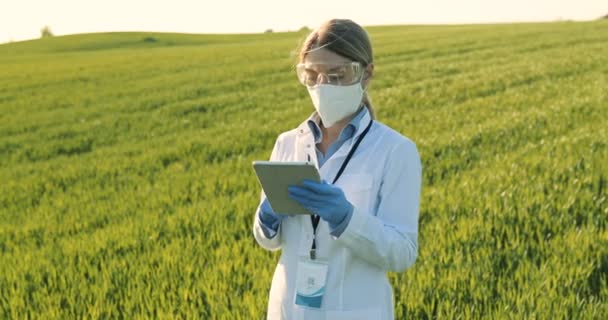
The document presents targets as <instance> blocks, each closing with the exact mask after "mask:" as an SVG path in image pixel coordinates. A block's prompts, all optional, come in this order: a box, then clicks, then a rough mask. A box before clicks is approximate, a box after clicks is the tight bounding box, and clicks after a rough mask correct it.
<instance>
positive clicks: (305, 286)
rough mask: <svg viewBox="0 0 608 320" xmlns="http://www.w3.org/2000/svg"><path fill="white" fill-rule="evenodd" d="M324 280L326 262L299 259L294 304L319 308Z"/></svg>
mask: <svg viewBox="0 0 608 320" xmlns="http://www.w3.org/2000/svg"><path fill="white" fill-rule="evenodd" d="M326 280H327V264H326V263H323V262H318V261H311V260H303V261H299V262H298V275H297V278H296V298H295V300H296V301H295V304H297V305H300V306H305V307H310V308H317V309H318V308H321V302H323V295H324V294H325V284H326V283H325V282H326Z"/></svg>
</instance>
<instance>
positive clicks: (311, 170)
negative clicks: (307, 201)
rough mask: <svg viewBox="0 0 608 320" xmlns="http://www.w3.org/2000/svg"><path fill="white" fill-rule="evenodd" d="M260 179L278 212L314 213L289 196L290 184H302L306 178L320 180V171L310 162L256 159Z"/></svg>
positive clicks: (269, 200) (254, 164)
mask: <svg viewBox="0 0 608 320" xmlns="http://www.w3.org/2000/svg"><path fill="white" fill-rule="evenodd" d="M253 169H254V170H255V173H256V175H257V176H258V181H259V182H260V185H261V186H262V189H264V193H265V194H266V197H267V198H268V202H270V206H271V207H272V210H274V212H275V213H278V214H283V215H287V214H312V213H311V212H309V211H308V210H306V209H305V208H304V207H302V206H301V205H300V204H299V203H297V202H296V201H294V200H292V199H291V198H290V197H289V192H288V191H287V188H288V187H289V186H290V185H302V182H303V181H304V179H308V180H313V181H317V182H320V181H321V178H320V176H319V171H318V170H317V168H316V167H315V166H314V165H313V164H312V163H310V162H279V161H254V162H253Z"/></svg>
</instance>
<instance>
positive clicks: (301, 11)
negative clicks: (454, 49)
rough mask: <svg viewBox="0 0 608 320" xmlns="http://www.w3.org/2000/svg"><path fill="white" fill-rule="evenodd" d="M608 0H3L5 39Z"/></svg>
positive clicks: (247, 29)
mask: <svg viewBox="0 0 608 320" xmlns="http://www.w3.org/2000/svg"><path fill="white" fill-rule="evenodd" d="M606 14H608V0H415V1H414V0H401V1H398V0H367V1H360V0H350V1H344V0H333V1H332V0H300V1H293V0H213V1H209V0H198V1H197V0H164V1H158V0H145V1H144V0H103V1H102V0H53V1H48V0H0V43H4V42H9V41H20V40H27V39H33V38H38V37H40V29H41V28H42V27H44V26H49V27H50V29H51V31H52V32H53V34H55V35H66V34H74V33H89V32H108V31H159V32H184V33H258V32H263V31H265V30H267V29H272V30H274V31H295V30H298V29H300V28H301V27H303V26H307V27H309V28H315V27H316V26H318V25H319V24H321V22H323V21H325V20H327V19H331V18H349V19H352V20H354V21H355V22H357V23H359V24H361V25H364V26H371V25H386V24H461V23H507V22H532V21H539V22H540V21H556V20H575V21H583V20H592V19H596V18H598V17H600V16H603V15H606Z"/></svg>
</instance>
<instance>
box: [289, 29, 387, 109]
mask: <svg viewBox="0 0 608 320" xmlns="http://www.w3.org/2000/svg"><path fill="white" fill-rule="evenodd" d="M319 48H325V49H327V50H329V51H332V52H333V53H336V54H338V55H341V56H343V57H345V58H348V59H350V60H352V61H356V62H359V63H361V65H362V66H363V68H364V69H365V68H367V66H368V65H369V64H371V63H373V62H374V58H373V55H372V44H371V41H370V40H369V36H368V35H367V32H366V31H365V30H364V29H363V28H362V27H361V26H360V25H358V24H357V23H355V22H354V21H352V20H349V19H332V20H329V21H326V22H324V23H323V24H321V26H320V27H319V28H317V29H316V30H314V31H312V32H311V33H310V34H309V35H308V37H307V38H306V40H304V43H303V44H302V48H301V49H300V54H299V60H300V62H303V61H304V59H305V58H306V54H308V52H309V51H311V50H313V49H319ZM363 104H365V106H366V107H367V109H368V110H369V113H370V115H371V117H372V119H375V118H376V115H375V112H374V107H373V106H372V104H371V101H370V98H369V96H368V94H367V90H365V93H364V95H363Z"/></svg>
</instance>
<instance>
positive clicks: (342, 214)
mask: <svg viewBox="0 0 608 320" xmlns="http://www.w3.org/2000/svg"><path fill="white" fill-rule="evenodd" d="M288 191H289V196H290V197H291V198H292V199H294V200H295V201H297V202H298V203H299V204H300V205H302V206H303V207H304V208H306V209H307V210H308V211H310V212H312V213H314V214H316V215H318V216H320V217H321V219H323V220H325V221H327V223H329V227H330V228H331V229H336V228H337V227H338V226H339V225H340V224H341V223H342V222H343V221H344V220H345V218H347V217H350V216H351V215H352V212H353V209H354V208H353V205H352V204H351V203H350V202H348V200H346V197H345V196H344V192H343V191H342V189H340V188H338V187H336V186H334V185H331V184H329V183H327V182H326V181H325V180H323V181H321V182H320V183H319V182H315V181H312V180H304V182H303V183H302V186H295V185H294V186H289V188H288Z"/></svg>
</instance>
